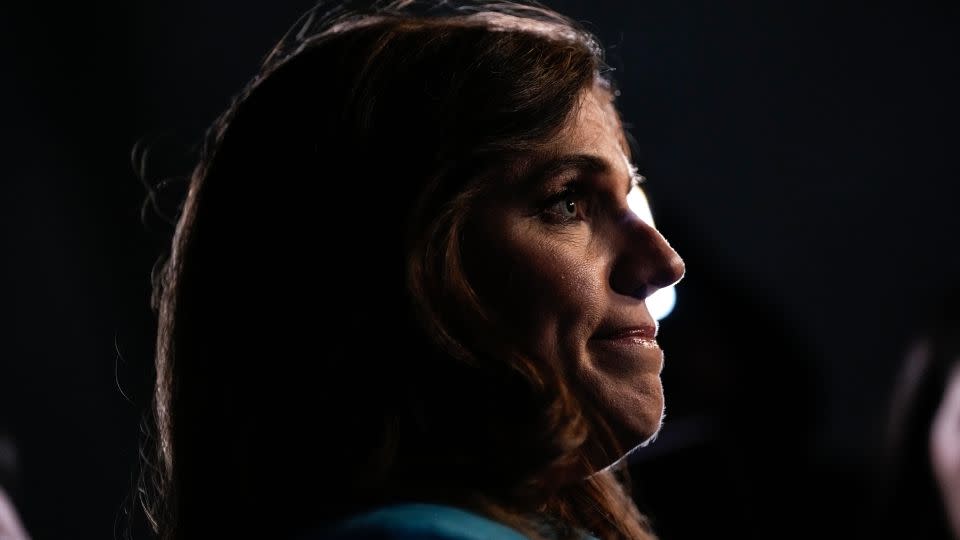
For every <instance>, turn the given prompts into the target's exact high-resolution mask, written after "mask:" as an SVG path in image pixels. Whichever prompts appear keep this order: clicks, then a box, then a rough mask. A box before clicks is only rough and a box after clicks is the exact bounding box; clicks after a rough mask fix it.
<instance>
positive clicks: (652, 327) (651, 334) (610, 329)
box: [593, 323, 657, 339]
mask: <svg viewBox="0 0 960 540" xmlns="http://www.w3.org/2000/svg"><path fill="white" fill-rule="evenodd" d="M593 337H594V339H622V338H643V339H656V337H657V325H656V324H648V323H641V324H628V325H611V326H603V327H600V329H599V330H597V333H596V334H594V336H593Z"/></svg>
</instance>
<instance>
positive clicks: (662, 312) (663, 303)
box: [647, 285, 677, 321]
mask: <svg viewBox="0 0 960 540" xmlns="http://www.w3.org/2000/svg"><path fill="white" fill-rule="evenodd" d="M676 303H677V290H676V289H675V288H674V287H673V286H672V285H671V286H669V287H667V288H666V289H660V290H658V291H656V292H654V293H653V294H651V295H650V296H648V297H647V309H648V310H649V311H650V316H651V317H653V318H654V319H656V320H658V321H661V320H663V319H664V318H665V317H666V316H667V315H669V314H670V312H671V311H673V306H674V305H676Z"/></svg>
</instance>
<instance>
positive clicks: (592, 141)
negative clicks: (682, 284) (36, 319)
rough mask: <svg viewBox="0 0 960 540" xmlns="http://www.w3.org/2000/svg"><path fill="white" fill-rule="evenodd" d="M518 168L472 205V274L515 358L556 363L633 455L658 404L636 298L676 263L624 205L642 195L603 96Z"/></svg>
mask: <svg viewBox="0 0 960 540" xmlns="http://www.w3.org/2000/svg"><path fill="white" fill-rule="evenodd" d="M516 170H517V171H518V174H517V175H516V178H514V179H512V180H510V181H507V182H502V183H501V184H499V185H496V186H494V187H492V188H491V190H490V192H488V194H487V195H485V196H482V197H481V198H480V200H479V201H478V202H477V207H476V209H477V212H476V213H475V214H474V215H475V216H476V217H475V218H474V220H473V222H472V227H471V228H470V231H471V232H470V236H468V247H467V249H468V255H469V257H470V259H469V260H468V267H467V268H468V272H469V273H470V274H471V277H472V279H473V281H474V286H475V288H476V290H477V292H478V294H479V295H480V297H481V298H483V299H484V300H485V301H486V302H489V303H492V306H493V308H494V311H495V312H496V313H497V314H498V315H499V316H500V317H501V319H502V320H504V321H505V322H506V323H507V324H508V325H509V331H510V332H511V334H512V335H513V336H514V338H515V339H516V340H517V341H518V342H519V344H520V347H521V350H523V351H524V352H526V353H527V354H529V355H531V356H533V357H534V358H537V359H541V360H543V361H548V362H556V363H558V364H559V367H560V368H561V369H562V370H563V372H564V373H565V374H566V376H567V377H572V378H573V379H574V380H575V381H576V382H575V387H576V388H578V389H579V392H580V395H582V396H584V398H585V399H586V400H588V402H589V404H590V405H592V406H594V407H596V408H597V409H598V411H599V412H600V413H601V414H603V415H604V417H605V418H606V420H607V422H608V423H609V424H610V426H611V427H612V428H613V429H614V432H615V435H616V436H617V438H618V440H619V442H620V444H621V445H622V446H623V447H624V448H626V449H629V448H633V447H634V446H636V445H638V444H640V443H642V442H644V441H646V440H647V439H649V438H650V437H652V436H653V435H655V434H656V432H657V430H658V429H659V428H660V423H661V418H662V416H663V406H664V401H663V388H662V386H661V383H660V371H661V369H662V367H663V353H662V351H661V350H660V347H659V346H658V345H657V342H656V333H657V323H656V321H655V320H654V319H653V317H651V316H650V313H649V311H648V310H647V306H646V305H645V302H644V300H645V298H647V297H648V296H649V295H650V294H652V293H653V292H654V291H655V290H657V289H659V288H662V287H666V286H668V285H671V284H673V283H675V282H676V281H678V280H679V279H680V278H681V277H682V276H683V273H684V265H683V261H682V260H681V259H680V257H679V256H678V255H677V253H676V252H675V251H674V250H673V249H672V248H671V247H670V245H669V244H668V243H667V241H666V240H665V239H664V238H663V236H661V235H660V233H659V232H657V230H656V229H654V228H653V227H652V226H651V224H649V223H647V222H645V221H644V220H643V219H641V218H640V217H639V216H638V215H637V214H635V213H634V212H632V211H631V210H630V208H629V207H628V206H627V195H628V193H629V192H631V190H635V189H639V188H638V187H636V182H635V173H634V171H633V169H632V167H631V166H630V164H629V161H628V158H627V154H626V151H625V142H624V138H623V133H622V129H621V126H620V122H619V120H618V117H617V114H616V112H615V110H614V108H613V105H612V103H611V100H610V98H609V93H608V92H607V91H605V90H602V89H600V88H595V89H593V90H591V91H588V92H585V93H584V94H583V96H582V100H581V106H580V108H579V109H578V110H577V111H575V113H574V114H573V115H572V116H571V118H570V120H568V122H567V125H566V126H565V128H564V129H563V130H562V132H561V133H560V134H559V136H557V137H556V138H555V139H554V140H552V141H551V142H550V143H549V144H548V146H547V147H545V148H543V149H542V151H539V152H537V153H536V155H534V156H531V157H530V158H529V159H524V160H523V163H518V164H517V165H516Z"/></svg>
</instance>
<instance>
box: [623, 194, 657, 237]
mask: <svg viewBox="0 0 960 540" xmlns="http://www.w3.org/2000/svg"><path fill="white" fill-rule="evenodd" d="M627 206H629V207H630V209H631V210H633V213H634V214H636V215H638V216H640V219H642V220H643V221H644V222H646V223H647V224H648V225H650V226H651V227H653V226H654V225H653V212H651V211H650V203H649V202H647V194H646V193H644V192H643V189H642V188H639V187H634V188H633V189H631V190H630V193H628V194H627Z"/></svg>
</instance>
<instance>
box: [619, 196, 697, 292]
mask: <svg viewBox="0 0 960 540" xmlns="http://www.w3.org/2000/svg"><path fill="white" fill-rule="evenodd" d="M618 236H619V241H618V242H617V251H618V252H617V254H616V256H615V257H614V267H613V269H612V272H611V285H612V286H613V288H614V289H615V290H616V291H617V292H619V293H621V294H626V295H629V296H636V297H639V298H646V297H647V296H650V295H651V294H653V293H654V292H655V291H656V290H657V289H662V288H664V287H669V286H670V285H673V284H674V283H676V282H678V281H680V279H681V278H683V274H684V272H686V266H685V265H684V262H683V259H681V258H680V255H679V254H678V253H677V252H676V251H675V250H674V249H673V247H671V246H670V243H669V242H667V239H666V238H664V237H663V235H662V234H660V231H658V230H657V229H656V228H655V227H654V226H653V225H652V224H650V223H647V222H646V221H644V220H643V219H641V218H640V217H638V216H637V215H636V214H634V213H633V212H626V213H625V214H624V216H623V217H622V218H621V220H620V223H619V226H618Z"/></svg>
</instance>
